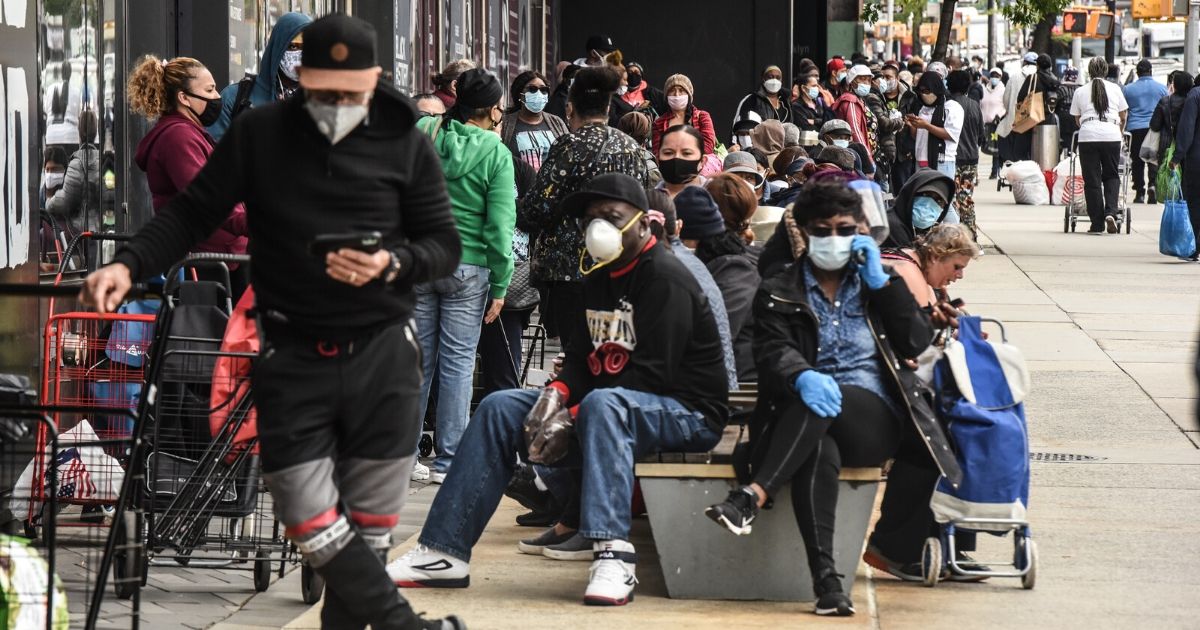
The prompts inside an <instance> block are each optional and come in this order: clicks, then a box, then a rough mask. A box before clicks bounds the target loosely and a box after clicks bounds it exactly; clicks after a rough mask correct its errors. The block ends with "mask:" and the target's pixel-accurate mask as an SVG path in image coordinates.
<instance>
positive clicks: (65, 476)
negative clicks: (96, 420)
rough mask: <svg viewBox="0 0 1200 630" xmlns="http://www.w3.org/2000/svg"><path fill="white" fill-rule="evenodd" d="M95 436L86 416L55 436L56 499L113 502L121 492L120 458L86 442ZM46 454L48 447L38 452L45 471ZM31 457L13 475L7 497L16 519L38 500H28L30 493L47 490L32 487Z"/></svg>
mask: <svg viewBox="0 0 1200 630" xmlns="http://www.w3.org/2000/svg"><path fill="white" fill-rule="evenodd" d="M99 439H100V438H99V437H98V436H97V435H96V432H95V431H94V430H92V425H91V423H89V422H88V421H87V420H80V421H79V424H77V425H75V426H74V427H72V428H71V430H70V431H67V432H66V433H63V434H62V435H60V436H58V452H57V453H56V454H55V457H54V466H55V469H56V470H57V471H58V499H59V500H60V501H69V502H74V501H100V502H105V503H116V501H117V497H118V496H120V494H121V483H122V482H123V481H124V480H125V471H124V470H123V469H122V468H121V462H119V461H117V459H116V458H115V457H112V456H111V455H109V454H108V453H105V452H104V449H103V448H101V447H99V446H90V445H89V444H95V443H96V442H97V441H98V440H99ZM49 455H50V453H49V452H48V451H44V452H43V453H41V454H40V457H41V458H42V470H43V471H44V472H45V473H48V472H49V467H50V457H49ZM35 461H36V460H30V462H29V465H28V466H26V467H25V470H24V471H22V472H21V476H20V478H18V479H17V485H16V487H15V488H13V495H12V498H11V499H9V510H10V511H11V512H12V514H13V517H14V518H17V519H20V520H27V519H28V518H29V506H30V504H31V503H38V504H40V503H41V501H37V502H33V501H30V497H34V496H36V497H43V496H47V492H48V491H49V488H43V489H41V490H40V491H38V492H34V490H33V464H34V462H35ZM48 476H49V475H48V474H43V481H42V482H43V483H47V482H48V481H49V479H48ZM40 507H41V506H40V505H37V507H36V508H35V509H40Z"/></svg>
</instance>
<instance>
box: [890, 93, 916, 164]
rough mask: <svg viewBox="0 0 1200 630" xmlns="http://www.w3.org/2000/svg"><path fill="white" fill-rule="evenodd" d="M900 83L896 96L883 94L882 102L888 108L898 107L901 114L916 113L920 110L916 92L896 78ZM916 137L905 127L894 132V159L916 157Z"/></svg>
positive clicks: (903, 159)
mask: <svg viewBox="0 0 1200 630" xmlns="http://www.w3.org/2000/svg"><path fill="white" fill-rule="evenodd" d="M897 82H898V83H899V84H900V85H899V87H898V88H897V90H898V92H897V93H896V97H895V98H892V97H890V96H887V95H884V97H883V102H884V104H885V105H887V107H888V109H898V110H900V113H901V114H916V113H919V112H920V111H921V105H920V102H921V101H920V99H918V98H917V94H916V92H913V89H912V88H911V87H909V86H908V85H907V84H905V83H904V82H903V81H899V80H897ZM916 149H917V146H916V139H915V138H913V135H912V134H911V133H909V132H908V130H907V129H905V130H903V131H900V132H897V133H896V161H897V162H902V161H908V160H913V159H916V158H914V157H913V153H914V152H915V151H916Z"/></svg>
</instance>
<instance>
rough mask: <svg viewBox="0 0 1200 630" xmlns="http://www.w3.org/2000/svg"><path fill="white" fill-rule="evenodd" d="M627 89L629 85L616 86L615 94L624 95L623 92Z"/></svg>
mask: <svg viewBox="0 0 1200 630" xmlns="http://www.w3.org/2000/svg"><path fill="white" fill-rule="evenodd" d="M628 91H629V86H628V85H622V86H620V87H618V88H617V96H625V93H626V92H628Z"/></svg>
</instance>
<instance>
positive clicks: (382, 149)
mask: <svg viewBox="0 0 1200 630" xmlns="http://www.w3.org/2000/svg"><path fill="white" fill-rule="evenodd" d="M416 119H417V113H416V108H415V107H413V105H412V101H411V100H409V98H408V97H407V96H404V95H403V94H401V93H400V92H399V91H397V90H396V89H395V88H392V87H391V86H388V85H386V84H384V83H383V82H380V84H379V87H377V88H376V90H375V95H374V98H373V99H372V101H371V106H370V113H369V114H368V117H367V120H366V121H364V123H363V124H362V125H360V126H358V127H357V128H356V129H355V130H354V131H352V132H350V134H349V135H347V136H346V137H345V138H342V140H341V141H340V142H338V143H337V144H336V145H330V143H329V141H328V140H327V139H326V138H325V136H323V135H321V133H320V132H319V131H317V126H316V124H315V123H314V122H313V119H312V117H311V116H310V115H309V114H308V112H307V111H306V110H305V108H304V98H303V93H302V92H301V93H298V94H297V95H296V96H294V97H293V98H290V99H288V100H286V101H280V102H276V103H271V104H269V105H266V106H263V107H257V108H254V109H252V110H249V111H247V112H246V113H245V114H243V115H241V116H238V117H237V118H236V119H234V121H233V124H232V126H231V127H230V128H229V130H228V131H227V132H226V133H225V135H224V136H223V137H222V138H221V141H220V142H219V143H218V144H217V146H216V148H215V149H214V150H213V153H212V155H211V156H210V157H209V159H208V162H207V163H206V164H205V165H204V168H203V169H201V170H200V172H199V173H198V174H197V175H196V178H195V179H194V180H193V181H192V183H191V184H190V185H189V186H188V187H187V189H186V190H184V191H183V192H181V193H180V194H178V195H176V196H175V198H174V199H172V200H171V202H170V203H169V204H167V205H166V206H164V207H163V208H162V210H160V211H159V213H158V215H157V216H156V217H155V218H154V219H153V220H152V221H150V223H148V224H147V225H146V226H145V227H143V228H142V229H141V230H140V231H139V232H138V233H137V235H136V236H134V237H133V239H132V240H130V241H129V242H128V243H127V244H126V245H125V246H124V247H123V248H122V249H121V250H120V251H119V252H118V253H117V256H116V262H120V263H123V264H125V265H126V266H128V267H129V269H130V271H131V273H132V277H133V278H134V279H135V280H142V279H145V278H149V277H151V276H155V275H157V274H159V273H162V272H164V271H166V270H167V269H168V268H169V267H170V266H171V265H172V264H173V263H175V262H176V261H178V260H180V259H181V258H183V256H184V255H185V254H187V252H188V251H189V250H190V249H191V248H192V246H194V245H195V244H196V243H198V242H200V241H202V240H204V239H205V238H207V237H208V235H210V234H212V232H213V230H214V229H216V227H217V226H218V225H220V224H221V222H222V221H224V220H225V218H226V217H227V216H229V212H230V210H231V209H232V208H233V206H234V205H235V204H237V203H238V202H244V203H245V205H246V220H247V223H248V226H249V231H250V256H251V265H250V278H251V282H252V283H253V285H254V290H255V293H256V296H257V300H258V306H259V307H260V308H261V309H264V310H265V311H274V312H277V313H279V314H280V315H281V316H283V317H285V318H286V319H287V322H288V324H289V326H290V327H291V328H292V329H293V330H294V331H295V332H296V333H300V334H303V335H305V336H311V337H313V338H317V339H325V340H329V341H335V340H349V339H354V338H356V337H358V336H360V335H362V334H365V333H368V332H370V331H372V330H375V329H378V328H381V327H383V326H386V325H388V324H391V323H394V322H396V321H399V320H403V319H407V318H408V317H409V315H410V314H411V312H412V310H413V304H414V297H413V293H412V285H413V284H415V283H418V282H425V281H429V280H432V279H436V278H440V277H443V276H446V275H447V274H449V273H451V272H452V271H453V270H454V269H455V267H456V266H457V265H458V261H459V257H460V255H461V244H460V242H459V237H458V230H457V229H456V227H455V223H454V217H453V216H452V215H451V213H450V198H449V196H448V195H447V193H446V182H445V178H444V176H443V175H442V167H441V162H440V161H439V159H438V156H437V153H435V152H434V150H433V145H432V144H431V143H430V141H429V137H428V136H426V135H425V134H423V133H421V132H420V131H417V130H416V129H415V126H414V123H415V121H416ZM357 231H378V232H380V233H382V234H383V236H384V246H385V247H386V248H387V249H389V250H391V251H393V252H394V253H395V254H396V256H397V257H398V258H399V260H400V263H401V267H400V275H399V277H398V278H397V280H396V281H395V282H394V283H393V284H392V285H390V286H384V285H383V284H382V282H373V283H369V284H367V285H366V286H363V287H358V288H356V287H353V286H351V285H349V284H345V283H342V282H339V281H336V280H334V279H332V278H330V277H329V276H328V275H326V273H325V262H324V259H323V258H322V257H320V256H317V255H313V254H312V253H310V251H309V245H310V244H311V243H312V241H313V239H314V237H316V236H317V235H320V234H340V233H347V232H357Z"/></svg>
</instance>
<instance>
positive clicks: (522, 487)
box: [504, 465, 562, 527]
mask: <svg viewBox="0 0 1200 630" xmlns="http://www.w3.org/2000/svg"><path fill="white" fill-rule="evenodd" d="M536 477H537V475H536V474H535V473H534V472H533V467H532V466H528V465H522V466H520V467H518V468H517V470H516V471H515V472H514V474H513V477H512V480H511V481H509V482H508V487H506V488H505V489H504V496H506V497H509V498H511V499H513V500H515V501H516V502H517V503H520V504H521V505H523V506H525V508H526V509H528V510H530V515H523V516H519V517H517V524H518V525H522V526H526V527H546V526H548V525H553V524H554V521H556V520H557V519H558V517H559V516H560V515H562V506H560V505H559V504H558V501H556V500H555V499H554V495H553V494H552V493H550V492H546V491H543V490H541V489H539V488H538V487H537V483H536V482H535V481H534V480H535V479H536ZM548 519H552V520H550V522H548V523H547V522H546V521H547V520H548Z"/></svg>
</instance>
